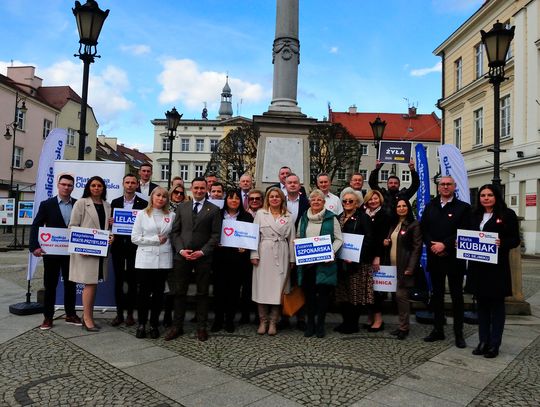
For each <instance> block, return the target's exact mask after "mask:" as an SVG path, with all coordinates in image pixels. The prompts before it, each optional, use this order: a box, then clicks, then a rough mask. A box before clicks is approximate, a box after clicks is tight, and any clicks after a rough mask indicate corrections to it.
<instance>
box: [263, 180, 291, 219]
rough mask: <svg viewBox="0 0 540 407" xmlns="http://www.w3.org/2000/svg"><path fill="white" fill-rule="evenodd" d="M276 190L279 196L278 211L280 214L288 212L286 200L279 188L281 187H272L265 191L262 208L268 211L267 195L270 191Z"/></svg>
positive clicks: (268, 195)
mask: <svg viewBox="0 0 540 407" xmlns="http://www.w3.org/2000/svg"><path fill="white" fill-rule="evenodd" d="M274 191H275V192H277V193H278V194H279V197H280V198H281V205H279V212H280V214H281V215H286V214H287V213H288V211H287V200H286V198H285V194H284V193H283V191H282V190H281V188H278V187H272V188H270V189H269V190H268V191H266V195H265V196H264V206H263V207H264V209H265V210H267V211H270V203H269V197H270V193H271V192H274Z"/></svg>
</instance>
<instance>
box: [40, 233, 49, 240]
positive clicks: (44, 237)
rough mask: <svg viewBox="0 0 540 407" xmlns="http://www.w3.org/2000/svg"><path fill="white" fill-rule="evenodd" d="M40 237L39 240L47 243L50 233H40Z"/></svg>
mask: <svg viewBox="0 0 540 407" xmlns="http://www.w3.org/2000/svg"><path fill="white" fill-rule="evenodd" d="M40 236H41V240H43V241H44V242H48V241H49V239H50V238H51V234H50V233H42V234H41V235H40Z"/></svg>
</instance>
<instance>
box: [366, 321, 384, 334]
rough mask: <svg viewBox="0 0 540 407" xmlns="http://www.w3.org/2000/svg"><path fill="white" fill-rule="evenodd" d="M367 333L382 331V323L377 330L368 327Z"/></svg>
mask: <svg viewBox="0 0 540 407" xmlns="http://www.w3.org/2000/svg"><path fill="white" fill-rule="evenodd" d="M367 331H368V332H380V331H384V322H381V326H379V327H378V328H374V327H373V326H370V327H369V328H368V329H367Z"/></svg>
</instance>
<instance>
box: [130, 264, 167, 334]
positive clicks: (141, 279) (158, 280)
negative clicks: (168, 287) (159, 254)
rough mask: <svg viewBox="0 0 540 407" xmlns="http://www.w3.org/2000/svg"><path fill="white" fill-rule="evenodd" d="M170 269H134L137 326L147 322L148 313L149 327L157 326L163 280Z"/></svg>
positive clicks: (161, 303)
mask: <svg viewBox="0 0 540 407" xmlns="http://www.w3.org/2000/svg"><path fill="white" fill-rule="evenodd" d="M169 271H170V269H136V270H135V272H136V275H137V288H138V292H137V316H138V319H139V325H146V323H147V322H148V311H150V325H152V326H153V327H157V326H158V325H159V314H160V312H161V308H162V307H163V292H164V291H165V280H166V279H167V274H168V273H169Z"/></svg>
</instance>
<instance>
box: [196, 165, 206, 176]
mask: <svg viewBox="0 0 540 407" xmlns="http://www.w3.org/2000/svg"><path fill="white" fill-rule="evenodd" d="M203 175H204V165H201V164H195V177H202V176H203Z"/></svg>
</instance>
